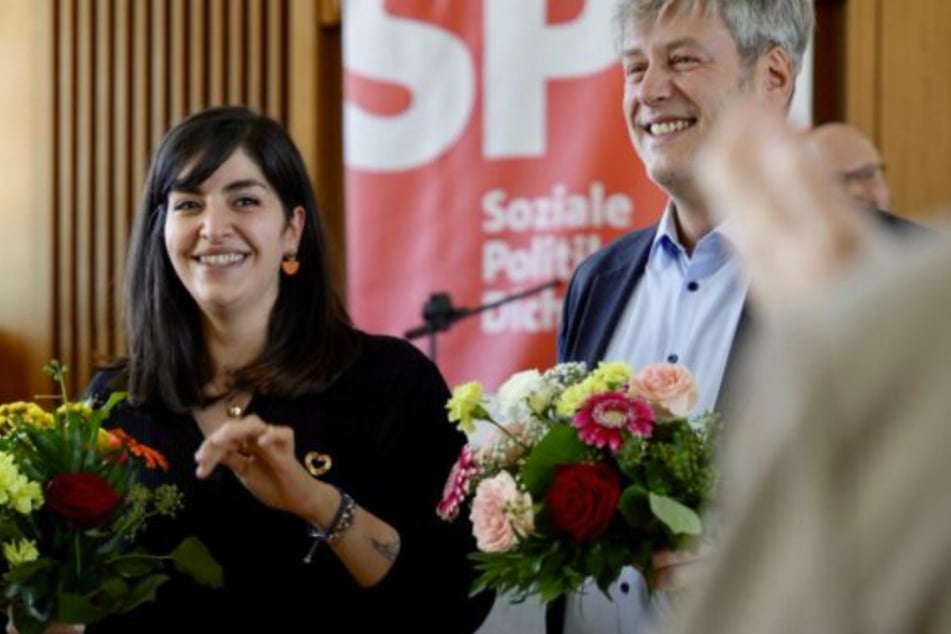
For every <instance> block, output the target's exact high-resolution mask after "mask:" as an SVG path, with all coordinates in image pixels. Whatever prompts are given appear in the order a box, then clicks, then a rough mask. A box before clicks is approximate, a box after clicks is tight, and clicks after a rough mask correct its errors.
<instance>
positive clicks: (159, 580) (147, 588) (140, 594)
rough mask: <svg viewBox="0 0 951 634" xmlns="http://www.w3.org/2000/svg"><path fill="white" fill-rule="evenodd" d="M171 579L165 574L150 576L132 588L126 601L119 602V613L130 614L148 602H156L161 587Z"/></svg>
mask: <svg viewBox="0 0 951 634" xmlns="http://www.w3.org/2000/svg"><path fill="white" fill-rule="evenodd" d="M168 579H169V577H168V575H165V574H157V575H150V576H148V577H146V578H145V579H143V580H142V581H140V582H139V583H137V584H136V585H134V586H132V589H131V590H129V592H128V593H127V594H126V597H125V600H124V601H121V602H118V608H117V611H119V612H128V611H129V610H134V609H135V608H137V607H139V606H140V605H142V604H143V603H145V602H146V601H155V593H156V592H157V591H158V589H159V586H161V585H162V584H163V583H165V582H166V581H168Z"/></svg>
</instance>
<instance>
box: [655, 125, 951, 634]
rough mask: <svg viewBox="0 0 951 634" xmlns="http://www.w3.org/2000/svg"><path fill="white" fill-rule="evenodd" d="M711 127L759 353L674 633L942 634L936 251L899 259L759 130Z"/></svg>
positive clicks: (949, 511)
mask: <svg viewBox="0 0 951 634" xmlns="http://www.w3.org/2000/svg"><path fill="white" fill-rule="evenodd" d="M724 123H725V125H724V126H723V127H722V130H721V131H719V132H718V133H717V135H716V138H715V139H714V140H713V142H712V143H711V144H710V145H708V148H707V149H706V150H705V152H704V157H703V159H702V161H703V167H704V170H703V181H704V187H705V189H706V191H707V193H708V200H712V201H715V205H714V206H715V208H716V209H718V210H719V212H720V213H728V214H729V215H730V218H731V222H734V223H736V225H737V226H736V229H737V231H736V234H737V240H736V244H737V247H738V249H739V250H740V252H741V255H742V257H743V260H744V261H745V262H746V264H747V267H748V269H749V271H750V273H751V274H752V276H753V287H752V289H751V293H752V294H753V298H754V299H755V301H756V303H757V306H758V308H760V310H759V311H758V313H759V314H762V315H765V316H766V317H765V319H767V321H768V323H769V326H770V327H769V328H768V329H764V330H766V331H768V332H769V333H770V336H769V337H767V338H765V339H764V341H763V342H761V343H762V345H763V347H762V348H761V349H759V348H757V349H754V350H753V351H754V352H755V353H756V354H755V355H754V356H753V357H752V358H751V359H750V360H751V361H752V362H753V364H752V365H751V366H750V369H751V370H752V369H754V368H755V375H754V374H752V373H751V374H750V378H749V380H750V382H752V383H755V385H756V389H755V395H754V398H753V400H752V402H751V403H750V407H749V409H748V410H747V411H746V412H745V415H743V416H740V417H738V418H737V419H736V421H735V423H736V424H735V426H733V427H732V428H730V429H728V430H727V437H726V438H725V439H724V440H725V446H724V452H723V456H724V463H723V464H724V469H725V471H724V476H725V482H724V486H723V487H722V488H723V496H724V500H723V504H724V506H723V507H721V508H723V509H724V510H725V513H724V514H723V515H724V517H725V518H727V519H726V523H725V525H724V534H723V540H722V543H721V547H720V548H719V552H718V553H717V555H715V556H714V557H713V560H712V562H711V564H712V565H711V570H710V574H709V576H708V577H707V578H705V579H704V582H703V583H698V584H697V585H696V588H697V590H698V592H699V596H698V597H697V599H696V600H695V601H694V602H693V604H692V607H690V608H689V609H687V610H686V611H685V614H683V615H678V616H681V617H682V618H681V619H680V620H681V621H682V622H681V623H680V624H679V627H676V628H675V629H673V632H675V633H688V634H701V633H702V634H727V633H730V634H732V633H734V632H770V633H775V634H785V633H790V634H791V633H793V632H810V634H833V633H837V632H869V633H882V634H884V633H887V632H916V633H922V634H929V633H932V632H934V633H937V632H948V631H951V584H949V583H948V580H949V579H951V506H949V505H948V504H945V503H942V502H941V500H944V499H946V497H947V481H948V478H949V475H951V473H949V469H951V463H949V462H948V460H947V455H946V454H947V447H948V446H949V444H951V426H949V425H948V424H947V421H948V418H949V415H951V392H949V391H948V388H947V386H948V375H949V372H951V330H949V329H948V327H947V318H946V315H947V314H948V312H949V311H951V286H949V285H948V283H947V279H948V276H949V275H951V243H949V242H948V241H947V237H945V238H944V241H942V240H941V239H940V238H938V239H936V238H937V236H933V235H932V236H930V238H928V239H926V240H925V241H924V242H923V243H920V244H919V245H918V246H917V248H915V249H909V248H908V244H909V243H908V242H907V241H903V242H895V241H893V240H890V238H892V235H884V234H881V233H880V232H879V231H877V229H880V225H878V226H877V225H875V224H873V223H871V222H870V218H869V217H868V216H865V215H861V214H855V213H851V210H850V209H848V205H847V204H846V205H842V204H838V202H837V195H838V194H839V192H837V191H836V188H835V187H834V186H833V183H832V182H831V180H826V179H825V178H824V177H826V176H827V174H824V173H823V172H822V171H821V170H820V169H818V167H817V166H816V165H815V163H814V161H812V160H811V158H810V156H809V155H808V153H807V151H806V149H805V148H804V147H801V144H800V143H799V140H798V139H797V137H796V135H794V134H793V133H792V132H791V131H789V130H788V129H783V126H782V124H781V122H779V121H776V120H775V119H774V118H771V117H768V116H765V115H764V114H763V113H762V112H759V111H756V110H748V109H743V110H741V111H737V112H733V113H731V114H730V116H729V117H727V118H726V121H725V122H724ZM751 125H752V126H754V127H755V128H756V130H757V135H756V137H755V138H752V139H751V138H750V137H749V135H748V134H747V130H748V129H749V126H751ZM790 190H795V191H796V192H797V195H796V197H795V201H794V202H791V199H792V197H790V196H789V194H788V192H789V191H790ZM777 232H781V233H782V234H783V235H784V236H785V239H784V240H783V241H782V243H781V244H780V245H777V241H776V240H775V235H776V233H777ZM889 242H891V243H889ZM777 246H778V248H777ZM790 261H795V262H797V263H798V264H799V266H798V267H797V268H791V267H789V266H788V263H789V262H790ZM764 420H769V421H770V424H769V425H763V424H762V423H763V421H764Z"/></svg>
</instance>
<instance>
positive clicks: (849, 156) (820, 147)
mask: <svg viewBox="0 0 951 634" xmlns="http://www.w3.org/2000/svg"><path fill="white" fill-rule="evenodd" d="M808 139H809V146H810V148H811V149H812V150H813V151H814V152H815V153H816V154H818V155H819V156H820V157H822V159H823V160H824V161H825V162H826V164H827V165H829V167H831V168H832V169H833V170H834V171H835V173H836V175H837V176H838V177H839V178H840V179H841V180H842V183H843V184H844V185H845V187H846V189H847V190H848V192H849V195H850V196H851V197H852V200H853V201H855V204H856V205H858V206H859V207H862V208H865V209H877V210H880V211H889V210H890V209H891V192H890V191H889V189H888V183H887V182H886V181H885V163H884V162H883V161H882V157H881V155H879V153H878V150H877V149H876V147H875V145H874V144H873V143H872V142H871V141H870V140H869V139H868V138H867V137H866V136H865V135H864V134H862V133H861V132H860V131H859V130H858V129H857V128H855V127H853V126H851V125H849V124H847V123H827V124H825V125H821V126H818V127H817V128H815V129H813V130H812V131H811V132H810V133H809V136H808Z"/></svg>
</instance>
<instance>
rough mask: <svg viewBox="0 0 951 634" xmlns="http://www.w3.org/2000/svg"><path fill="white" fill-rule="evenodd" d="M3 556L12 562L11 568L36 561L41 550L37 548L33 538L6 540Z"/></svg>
mask: <svg viewBox="0 0 951 634" xmlns="http://www.w3.org/2000/svg"><path fill="white" fill-rule="evenodd" d="M3 556H4V557H5V558H6V560H7V561H9V562H10V567H11V568H16V567H17V566H19V565H20V564H25V563H28V562H31V561H36V560H37V558H38V557H39V556H40V551H38V550H37V549H36V542H34V541H33V540H32V539H21V540H18V541H16V542H4V544H3Z"/></svg>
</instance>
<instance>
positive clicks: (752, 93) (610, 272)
mask: <svg viewBox="0 0 951 634" xmlns="http://www.w3.org/2000/svg"><path fill="white" fill-rule="evenodd" d="M813 21H814V15H813V7H812V1H811V0H622V1H621V2H619V3H618V5H617V10H616V16H615V29H616V35H617V40H618V42H619V46H620V55H621V63H622V67H623V70H624V77H625V85H624V101H623V110H624V116H625V119H626V121H627V127H628V132H629V134H630V137H631V141H632V142H633V145H634V147H635V149H636V151H637V153H638V155H639V156H640V158H641V160H642V161H643V163H644V166H645V167H646V169H647V172H648V174H649V176H650V178H651V179H652V180H653V181H654V182H655V183H657V184H658V185H660V186H661V187H662V188H663V189H664V190H665V191H666V192H667V194H668V195H669V196H670V203H669V204H668V206H667V209H666V211H665V212H664V214H663V217H662V218H661V220H660V222H659V223H658V224H657V225H654V226H652V227H649V228H648V229H645V230H642V231H637V232H634V233H632V234H629V235H627V236H625V237H624V238H621V239H620V240H618V241H617V242H615V243H614V244H612V245H610V246H609V247H607V248H605V249H603V250H602V251H599V252H598V253H596V254H595V255H593V256H592V257H590V258H589V259H588V260H586V261H585V262H583V263H582V264H581V265H580V266H579V267H578V269H577V271H576V272H575V274H574V277H573V278H572V281H571V284H570V286H569V289H568V293H567V295H566V297H565V304H564V314H563V319H562V325H561V330H560V332H559V338H558V357H559V359H560V360H561V361H585V362H587V363H588V364H589V365H594V364H595V363H596V362H597V361H600V360H619V361H627V362H629V363H630V364H631V365H632V366H633V367H635V368H638V367H642V366H644V365H646V364H648V363H653V362H658V361H669V362H671V363H681V364H684V365H686V366H687V367H689V368H690V369H691V370H692V371H693V373H694V375H695V376H696V379H697V383H698V385H699V386H700V400H699V402H698V404H697V408H696V410H695V411H696V412H699V411H702V410H705V409H709V408H712V407H714V406H715V405H716V404H717V402H718V397H719V395H720V393H721V391H722V390H721V384H722V383H723V381H724V376H725V374H726V373H727V362H728V360H729V358H730V356H731V351H732V349H733V347H734V338H735V335H736V334H737V331H738V328H740V324H741V321H742V319H741V316H742V314H743V312H744V311H743V308H744V302H745V298H746V290H747V282H746V280H745V278H744V276H743V275H742V274H741V271H740V267H739V264H738V263H737V262H736V261H735V259H734V258H733V257H732V256H731V255H730V252H729V249H728V244H727V243H728V241H729V239H730V238H729V234H728V231H727V229H726V227H723V226H718V225H717V223H716V221H715V220H714V218H713V217H712V216H711V214H710V210H709V209H708V207H707V205H706V203H705V201H704V198H703V196H702V193H701V191H700V190H699V188H698V184H697V182H696V179H695V177H694V159H695V155H696V153H697V152H698V151H699V150H700V149H701V148H702V147H703V146H704V144H705V143H706V139H707V136H708V134H709V133H710V130H711V128H712V127H713V125H714V123H715V122H716V121H717V120H718V118H719V117H720V115H721V113H722V112H724V111H725V110H726V109H728V108H730V107H731V105H732V104H733V103H734V102H735V101H736V100H737V99H739V98H741V97H744V98H747V99H750V100H753V101H755V102H756V103H758V104H760V105H761V106H762V107H763V108H766V109H768V110H770V111H773V112H775V113H778V114H783V113H785V111H786V110H787V109H788V107H789V103H790V101H791V99H792V95H793V87H794V82H795V78H796V75H797V73H798V72H799V69H800V67H801V63H802V55H803V51H804V50H805V48H806V44H807V41H808V39H809V36H810V33H811V31H812V27H813ZM643 592H644V590H643V584H642V582H641V580H640V577H639V576H638V575H637V574H636V573H635V572H634V571H633V570H631V569H628V570H627V571H626V572H625V573H624V574H623V575H622V578H621V579H620V580H619V582H618V583H616V584H615V585H614V587H613V588H612V596H613V597H615V599H616V600H615V601H614V602H608V601H606V600H605V599H604V598H603V597H602V596H600V593H599V592H598V591H597V590H596V589H594V588H591V589H590V591H589V592H587V593H586V594H584V595H583V596H572V597H569V598H568V600H567V604H568V605H567V609H566V610H563V609H562V608H561V607H560V606H557V605H556V606H554V607H553V608H552V609H551V610H550V611H549V632H557V631H560V630H562V628H563V631H564V632H565V633H566V634H574V633H576V632H601V631H611V632H614V631H619V632H637V631H641V630H642V629H643V626H644V617H643V615H640V614H639V613H638V610H637V605H638V603H639V602H638V601H636V600H635V601H632V600H630V598H628V597H631V596H634V597H642V596H643ZM562 617H564V621H563V623H562V622H560V621H562Z"/></svg>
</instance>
